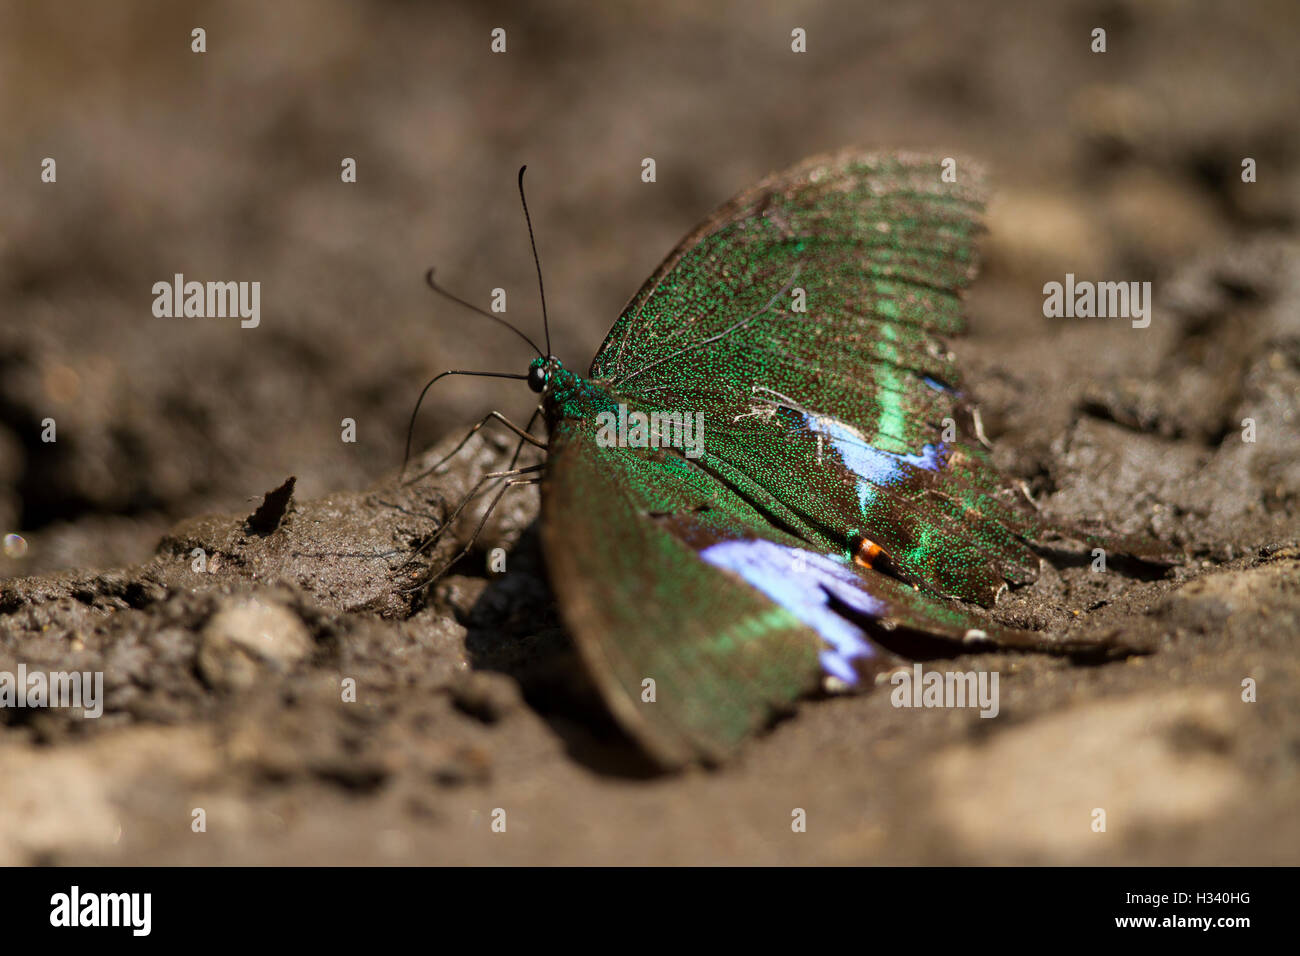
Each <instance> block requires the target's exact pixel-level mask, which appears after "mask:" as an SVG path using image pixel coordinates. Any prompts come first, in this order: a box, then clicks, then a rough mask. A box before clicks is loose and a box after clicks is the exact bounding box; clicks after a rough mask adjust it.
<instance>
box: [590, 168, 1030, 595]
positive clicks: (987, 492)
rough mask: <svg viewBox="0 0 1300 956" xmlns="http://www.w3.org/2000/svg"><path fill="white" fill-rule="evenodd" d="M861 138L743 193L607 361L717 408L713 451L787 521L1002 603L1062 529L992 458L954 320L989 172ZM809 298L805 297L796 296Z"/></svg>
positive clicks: (667, 393) (969, 270)
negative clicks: (1042, 543) (1042, 541)
mask: <svg viewBox="0 0 1300 956" xmlns="http://www.w3.org/2000/svg"><path fill="white" fill-rule="evenodd" d="M943 170H944V164H943V160H942V159H941V158H940V157H923V156H908V155H902V156H900V155H885V156H874V155H864V154H859V153H848V154H842V155H840V156H837V157H831V158H823V159H818V160H812V161H809V162H806V163H803V164H801V165H800V166H798V167H796V168H795V169H793V170H790V171H788V172H786V173H783V174H781V175H778V176H774V177H772V178H770V179H768V180H766V181H764V182H763V183H761V184H760V185H759V186H757V187H755V188H754V189H752V190H749V191H748V192H745V193H743V194H742V195H740V196H739V197H737V198H736V199H734V200H733V201H731V202H730V203H728V204H727V205H725V206H724V207H723V208H722V209H720V210H719V211H718V212H717V213H715V214H714V215H713V216H712V217H710V219H709V220H708V221H707V222H706V223H705V224H704V225H703V226H701V227H700V228H699V229H698V230H696V231H695V232H694V233H692V234H691V235H690V236H688V237H687V239H686V240H684V241H683V242H682V243H681V245H679V247H678V248H677V249H676V250H675V251H674V252H673V253H672V254H671V255H670V256H669V257H668V259H667V260H666V261H665V263H664V264H663V266H662V267H661V268H660V269H659V270H658V271H657V272H656V273H655V275H654V276H653V277H652V278H651V279H650V280H649V281H648V282H647V283H646V284H645V286H644V287H643V288H642V289H641V291H640V292H639V293H638V294H637V295H636V296H635V297H634V298H633V299H632V301H631V303H629V305H628V307H627V309H626V310H625V311H624V312H623V314H622V316H621V317H620V318H619V320H618V322H617V323H616V324H615V326H614V328H613V329H612V330H611V331H610V334H609V336H608V337H607V338H606V340H605V343H604V344H603V345H602V347H601V349H600V351H599V353H598V354H597V356H596V358H595V361H594V362H593V364H592V370H591V374H592V377H593V378H595V379H598V380H601V381H603V382H604V383H606V387H608V388H609V390H610V391H612V392H614V393H615V394H616V395H618V396H619V397H620V398H625V399H626V400H627V401H628V402H629V404H632V405H634V406H636V407H643V408H645V409H646V410H651V409H663V410H671V411H679V412H682V413H686V414H689V413H693V412H697V411H700V412H703V413H704V415H705V416H706V418H705V430H704V442H703V447H704V456H703V458H702V459H701V461H702V463H703V464H704V465H705V466H706V467H708V468H709V469H710V470H712V471H713V472H714V473H715V474H716V475H718V476H719V477H720V478H722V479H723V480H725V481H726V482H728V483H729V484H730V485H731V486H732V487H734V488H735V489H737V490H738V491H740V492H741V493H742V494H743V495H744V496H745V497H747V498H748V499H750V500H751V501H754V502H757V503H760V504H761V506H762V508H763V510H764V511H765V512H766V513H768V514H769V515H770V516H772V517H773V518H774V519H775V520H778V521H779V522H780V523H781V524H782V526H783V527H786V528H787V529H789V530H792V531H794V532H795V533H797V534H798V535H799V536H801V537H803V538H804V539H806V540H809V541H815V542H817V543H818V544H819V545H822V546H825V547H826V548H828V549H833V550H837V551H839V552H841V553H843V554H850V553H852V552H853V551H854V550H855V549H856V548H858V547H859V546H860V545H861V543H862V542H863V541H867V542H870V543H872V544H874V545H876V546H878V547H879V548H881V549H883V553H882V554H881V557H880V561H881V562H882V564H887V565H888V567H889V568H890V569H891V571H892V572H893V573H895V574H897V575H898V576H899V577H900V578H902V579H904V580H907V581H911V582H914V583H917V584H920V585H923V586H925V587H927V588H928V589H929V590H931V591H932V592H934V593H937V594H941V595H947V596H955V597H960V598H964V599H966V600H971V601H976V602H978V603H980V604H983V605H986V606H987V605H990V604H992V603H993V601H994V599H995V598H996V596H997V594H998V593H999V591H1000V590H1001V589H1003V588H1004V587H1005V586H1006V583H1007V582H1011V583H1024V582H1027V581H1031V580H1033V579H1034V577H1035V575H1036V574H1037V570H1038V563H1039V558H1038V555H1037V554H1036V553H1035V551H1034V550H1033V548H1032V547H1031V546H1030V543H1031V542H1032V541H1034V540H1035V539H1038V538H1040V537H1041V536H1042V535H1043V534H1044V533H1045V531H1046V530H1047V529H1046V528H1045V526H1044V525H1043V524H1042V523H1041V522H1040V521H1039V520H1038V518H1037V516H1036V515H1035V514H1034V513H1033V512H1032V511H1031V509H1029V508H1028V507H1026V502H1025V501H1024V500H1023V499H1022V497H1021V495H1020V492H1019V490H1018V489H1017V488H1015V487H1014V486H1013V485H1012V484H1011V483H1010V482H1007V481H1005V480H1004V479H1003V478H1002V477H1001V476H1000V475H998V473H997V472H996V471H995V470H994V469H993V468H992V466H991V464H990V462H989V459H988V457H987V456H986V454H985V452H984V450H983V448H982V447H980V443H979V441H978V440H977V439H978V438H979V437H980V432H979V422H978V417H977V413H976V412H975V410H974V409H973V407H972V406H971V405H970V403H969V402H968V401H967V400H966V399H965V397H964V396H963V393H962V391H961V386H960V380H959V375H958V373H957V370H956V368H955V367H954V365H953V361H952V357H951V355H950V353H949V352H948V349H947V346H946V344H945V342H944V337H946V336H948V335H952V334H956V333H958V332H960V331H961V330H962V325H963V322H962V316H961V307H960V302H959V299H958V293H959V292H960V290H961V289H962V288H963V287H964V286H965V285H966V284H967V282H968V281H969V279H970V277H971V276H972V275H973V273H974V271H975V265H976V254H975V239H976V236H977V234H978V232H979V230H980V226H979V211H980V208H981V193H982V187H981V176H980V172H979V170H978V168H977V167H976V166H975V165H974V164H972V163H970V162H967V161H965V160H958V161H957V162H956V165H955V173H956V181H955V182H945V181H944V177H943V176H942V173H943ZM801 309H802V310H803V311H800V310H801Z"/></svg>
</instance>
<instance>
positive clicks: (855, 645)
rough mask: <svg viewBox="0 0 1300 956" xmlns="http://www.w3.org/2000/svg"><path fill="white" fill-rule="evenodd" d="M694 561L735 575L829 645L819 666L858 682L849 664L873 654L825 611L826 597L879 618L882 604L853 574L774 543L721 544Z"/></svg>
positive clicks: (861, 636) (851, 627)
mask: <svg viewBox="0 0 1300 956" xmlns="http://www.w3.org/2000/svg"><path fill="white" fill-rule="evenodd" d="M700 557H702V558H703V559H704V560H705V561H707V562H709V564H711V565H713V566H714V567H717V568H723V569H724V570H727V571H732V572H734V573H736V574H738V575H740V576H741V577H742V578H744V579H745V581H746V582H748V583H749V585H750V586H751V587H754V588H756V589H757V590H759V591H761V592H762V593H763V594H765V595H767V596H768V597H769V598H771V599H772V600H773V601H775V602H776V603H777V604H779V605H781V607H783V608H785V609H786V610H787V611H789V612H790V613H791V614H793V615H794V616H795V617H797V618H798V619H799V620H800V621H802V622H803V623H804V624H807V625H808V626H809V627H811V628H812V629H813V630H814V631H816V632H817V633H818V634H820V635H821V636H822V638H823V640H825V641H826V643H827V644H829V645H830V647H829V648H826V649H824V650H823V651H822V652H821V656H820V659H821V664H822V668H823V669H824V670H825V671H826V673H828V674H831V675H832V676H834V677H838V678H839V679H840V680H842V681H844V682H845V683H846V684H856V683H857V682H858V673H857V671H856V670H855V669H854V667H853V661H854V660H857V659H858V658H867V657H873V656H875V653H876V651H875V648H874V647H873V646H872V645H871V642H870V641H868V640H867V635H866V633H865V632H864V631H863V630H862V629H861V628H860V627H858V626H857V625H855V624H854V623H853V622H852V621H849V620H847V619H846V618H844V617H842V616H840V615H839V614H838V613H837V612H836V611H835V609H834V608H832V607H831V605H830V598H831V597H832V596H833V597H834V598H835V599H836V600H837V601H839V602H841V603H842V604H844V605H846V606H848V607H851V608H852V609H853V610H855V611H858V612H860V613H862V614H865V615H869V616H871V617H878V616H880V615H882V614H884V612H885V603H884V602H883V601H881V600H879V599H877V598H874V597H872V596H871V595H870V594H867V593H866V592H865V591H863V590H862V582H861V581H860V579H859V578H858V576H857V575H856V574H854V573H853V572H852V571H850V570H849V569H848V568H847V567H845V566H844V565H843V564H841V563H840V562H838V561H836V560H835V559H834V558H832V557H829V556H827V555H823V554H817V553H816V552H814V551H805V550H804V549H802V548H794V547H789V546H787V545H782V544H777V543H776V542H774V541H764V540H750V539H745V540H735V541H721V542H719V543H717V544H713V545H710V546H709V547H707V548H705V549H704V550H703V551H701V552H700Z"/></svg>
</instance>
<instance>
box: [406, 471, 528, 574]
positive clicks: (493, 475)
mask: <svg viewBox="0 0 1300 956" xmlns="http://www.w3.org/2000/svg"><path fill="white" fill-rule="evenodd" d="M543 467H544V466H543V465H529V466H528V467H526V468H512V469H510V470H508V471H493V472H489V473H488V474H486V475H484V476H483V477H482V478H480V479H479V480H478V481H476V482H475V483H474V487H473V488H471V489H470V490H469V493H468V494H466V495H465V496H464V497H463V498H462V499H461V500H460V504H458V505H457V506H456V507H455V509H454V510H453V511H452V513H451V514H449V515H448V516H447V517H446V519H445V520H444V521H443V522H442V526H441V527H440V528H438V530H437V531H435V532H434V533H433V534H432V535H431V536H430V537H429V538H428V540H426V541H425V542H424V543H423V544H422V545H420V546H419V547H418V548H416V549H415V551H413V552H412V553H411V555H410V556H409V557H408V558H407V559H406V560H405V561H403V562H402V563H401V564H400V565H399V566H398V567H397V572H398V573H401V572H402V571H404V570H405V569H406V568H408V567H410V565H411V563H412V562H413V561H414V560H415V559H416V558H418V557H419V556H420V555H421V554H423V553H424V552H425V551H427V550H429V549H430V548H432V547H433V546H434V545H435V544H437V543H438V540H439V539H440V538H441V537H442V534H443V532H444V531H446V530H447V529H448V528H450V527H451V526H452V525H454V524H455V523H456V519H457V518H459V517H460V515H461V512H462V511H464V510H465V508H466V507H467V506H468V505H469V503H470V502H471V501H473V500H474V499H475V498H476V497H477V496H478V494H479V492H480V491H481V490H482V489H483V487H484V486H485V485H487V484H488V483H489V482H494V481H497V480H499V479H502V478H505V479H510V480H507V481H506V484H505V487H503V488H502V489H501V491H499V492H498V493H497V496H496V498H494V499H493V501H492V504H491V505H489V506H488V509H487V512H486V513H485V514H484V515H483V520H482V521H480V522H479V524H478V527H477V528H475V529H474V534H473V535H471V537H470V543H471V544H472V543H473V541H474V539H475V538H477V537H478V533H479V531H481V530H482V529H483V525H484V524H486V523H487V519H488V516H489V515H491V513H492V509H493V508H495V507H496V506H497V503H498V502H499V501H500V500H501V496H502V495H503V494H505V492H506V490H507V489H509V488H510V487H511V486H512V485H515V484H531V483H533V482H535V481H537V480H539V479H537V478H532V477H529V478H523V479H522V480H516V479H521V478H522V476H525V475H528V476H531V475H536V474H537V472H539V471H541V470H542V468H543ZM468 550H469V545H466V548H465V551H466V552H468ZM458 560H460V556H459V555H458V556H457V557H456V558H455V560H454V561H453V563H455V561H458ZM450 566H451V565H450V564H449V565H447V567H450ZM443 570H444V571H445V570H446V569H445V568H444V569H443ZM439 573H442V572H439ZM430 580H432V579H430ZM427 583H428V581H425V582H422V583H421V584H419V585H416V586H413V587H409V588H402V589H401V590H402V591H403V592H406V591H414V590H418V589H419V588H421V587H424V585H425V584H427Z"/></svg>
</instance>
